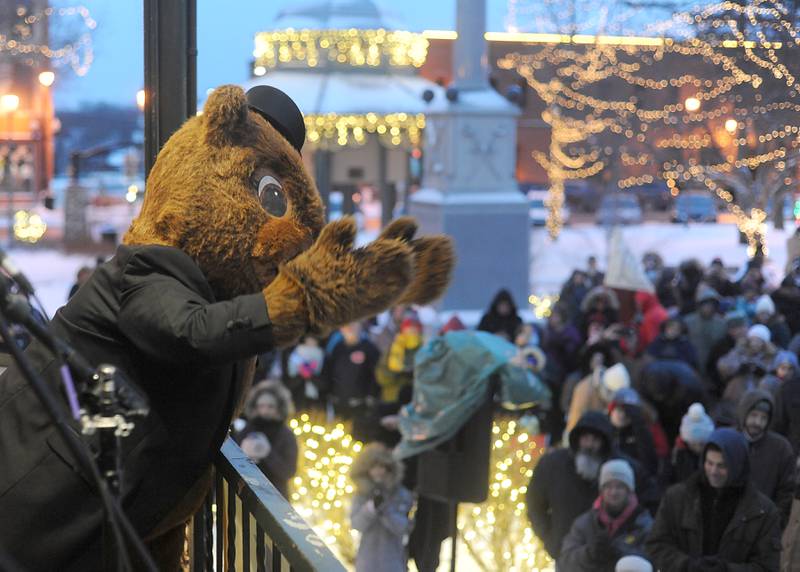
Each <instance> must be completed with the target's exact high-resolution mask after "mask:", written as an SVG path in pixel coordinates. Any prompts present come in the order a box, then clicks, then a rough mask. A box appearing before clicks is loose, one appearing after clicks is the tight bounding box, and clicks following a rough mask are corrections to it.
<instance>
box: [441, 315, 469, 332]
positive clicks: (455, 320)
mask: <svg viewBox="0 0 800 572" xmlns="http://www.w3.org/2000/svg"><path fill="white" fill-rule="evenodd" d="M466 329H467V327H466V326H465V325H464V322H462V321H461V319H460V318H459V317H458V316H457V315H456V314H453V316H452V317H451V318H450V319H449V320H447V323H446V324H445V325H444V326H442V329H441V330H439V335H440V336H443V335H445V334H446V333H447V332H458V331H461V330H466Z"/></svg>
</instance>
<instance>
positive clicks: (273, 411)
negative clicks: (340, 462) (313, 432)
mask: <svg viewBox="0 0 800 572" xmlns="http://www.w3.org/2000/svg"><path fill="white" fill-rule="evenodd" d="M293 413H294V405H293V404H292V397H291V394H290V393H289V390H288V389H286V387H284V386H283V385H282V384H281V383H280V382H278V381H263V382H261V383H259V384H258V385H256V386H254V387H253V389H251V390H250V395H249V396H248V398H247V404H246V405H245V418H246V419H247V425H245V427H244V429H242V430H241V431H240V432H239V433H237V434H236V435H235V436H234V440H235V441H236V442H237V443H239V445H240V446H241V447H242V451H244V453H245V454H246V455H247V456H248V457H250V458H251V459H252V460H253V461H254V462H255V463H256V464H257V465H258V468H259V469H261V472H262V473H264V475H266V477H267V478H268V479H269V481H270V482H271V483H272V484H273V485H275V488H276V489H278V491H280V493H281V494H282V495H283V496H284V497H285V498H287V499H288V498H289V481H290V480H291V479H292V477H294V475H295V473H296V472H297V439H296V438H295V436H294V433H292V430H291V429H289V427H287V425H286V421H287V419H288V418H289V417H290V416H291V415H292V414H293Z"/></svg>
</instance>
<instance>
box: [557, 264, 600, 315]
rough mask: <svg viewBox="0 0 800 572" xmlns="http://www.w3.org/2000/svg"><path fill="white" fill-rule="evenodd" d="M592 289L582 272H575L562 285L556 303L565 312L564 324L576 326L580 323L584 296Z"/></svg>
mask: <svg viewBox="0 0 800 572" xmlns="http://www.w3.org/2000/svg"><path fill="white" fill-rule="evenodd" d="M591 289H592V284H590V283H589V278H588V276H586V273H585V272H584V271H582V270H575V271H573V272H572V275H571V276H570V277H569V280H567V281H566V282H565V283H564V285H563V286H562V287H561V293H560V294H559V296H558V303H559V304H560V305H561V306H562V308H563V309H564V312H565V319H566V322H567V323H569V324H575V325H578V324H579V322H580V314H581V304H582V303H583V299H584V298H585V297H586V294H588V293H589V290H591Z"/></svg>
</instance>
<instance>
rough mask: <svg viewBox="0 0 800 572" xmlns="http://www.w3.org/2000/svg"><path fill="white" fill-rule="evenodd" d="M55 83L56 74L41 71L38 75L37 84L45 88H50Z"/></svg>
mask: <svg viewBox="0 0 800 572" xmlns="http://www.w3.org/2000/svg"><path fill="white" fill-rule="evenodd" d="M54 81H56V74H54V73H53V72H51V71H43V72H42V73H40V74H39V83H40V84H42V85H43V86H45V87H50V86H51V85H53V82H54Z"/></svg>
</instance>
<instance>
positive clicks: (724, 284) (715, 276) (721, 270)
mask: <svg viewBox="0 0 800 572" xmlns="http://www.w3.org/2000/svg"><path fill="white" fill-rule="evenodd" d="M704 281H705V283H706V284H708V285H709V286H711V287H712V288H713V289H714V290H716V291H717V292H718V293H719V295H720V296H722V297H723V298H728V297H733V296H736V295H737V294H738V293H739V288H738V287H737V285H736V284H734V282H733V281H732V280H731V279H730V276H728V271H727V270H725V264H724V263H723V262H722V259H721V258H715V259H714V260H712V261H711V265H710V266H709V267H708V271H707V272H706V275H705V278H704Z"/></svg>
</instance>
